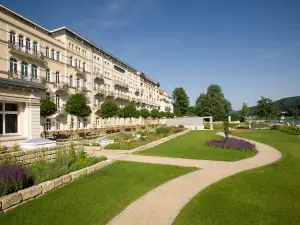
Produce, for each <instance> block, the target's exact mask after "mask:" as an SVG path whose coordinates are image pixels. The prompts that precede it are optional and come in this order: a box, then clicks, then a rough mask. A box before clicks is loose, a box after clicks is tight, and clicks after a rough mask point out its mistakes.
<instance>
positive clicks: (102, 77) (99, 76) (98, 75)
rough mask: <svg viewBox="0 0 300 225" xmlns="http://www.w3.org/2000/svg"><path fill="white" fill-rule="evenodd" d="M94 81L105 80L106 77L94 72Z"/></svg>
mask: <svg viewBox="0 0 300 225" xmlns="http://www.w3.org/2000/svg"><path fill="white" fill-rule="evenodd" d="M94 79H99V80H103V79H104V76H103V74H101V73H98V72H94Z"/></svg>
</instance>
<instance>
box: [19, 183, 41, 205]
mask: <svg viewBox="0 0 300 225" xmlns="http://www.w3.org/2000/svg"><path fill="white" fill-rule="evenodd" d="M18 193H19V194H21V195H22V199H23V201H26V200H27V199H30V198H34V197H35V196H38V195H39V194H41V193H42V187H41V186H40V185H37V186H33V187H29V188H26V189H23V190H21V191H18Z"/></svg>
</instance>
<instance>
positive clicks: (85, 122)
mask: <svg viewBox="0 0 300 225" xmlns="http://www.w3.org/2000/svg"><path fill="white" fill-rule="evenodd" d="M83 128H87V119H83Z"/></svg>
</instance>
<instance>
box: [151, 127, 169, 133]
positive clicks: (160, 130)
mask: <svg viewBox="0 0 300 225" xmlns="http://www.w3.org/2000/svg"><path fill="white" fill-rule="evenodd" d="M170 131H171V128H170V127H158V128H156V130H155V132H156V133H157V134H168V133H170Z"/></svg>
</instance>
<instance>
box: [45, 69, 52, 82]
mask: <svg viewBox="0 0 300 225" xmlns="http://www.w3.org/2000/svg"><path fill="white" fill-rule="evenodd" d="M46 81H48V82H50V81H51V75H50V70H49V69H46Z"/></svg>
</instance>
